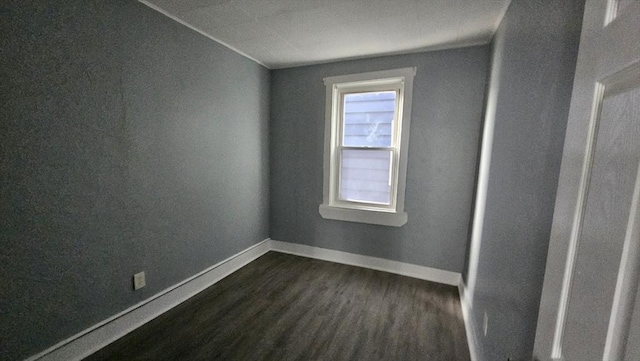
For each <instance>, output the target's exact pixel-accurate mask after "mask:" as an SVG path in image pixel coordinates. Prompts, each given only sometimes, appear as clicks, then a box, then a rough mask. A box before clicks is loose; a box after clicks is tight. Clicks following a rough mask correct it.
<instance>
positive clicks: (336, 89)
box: [319, 67, 416, 227]
mask: <svg viewBox="0 0 640 361" xmlns="http://www.w3.org/2000/svg"><path fill="white" fill-rule="evenodd" d="M415 74H416V68H415V67H414V68H401V69H393V70H384V71H376V72H368V73H360V74H351V75H341V76H334V77H328V78H325V79H324V83H325V86H326V106H325V133H324V139H325V142H324V184H323V185H324V187H323V200H322V204H321V205H320V207H319V211H320V215H321V216H322V217H323V218H326V219H334V220H340V221H349V222H359V223H370V224H378V225H384V226H394V227H400V226H402V225H404V224H406V223H407V220H408V216H407V213H405V212H404V199H405V189H406V178H407V157H408V151H409V129H410V124H411V102H412V98H413V78H414V76H415ZM384 84H399V89H400V94H401V96H400V97H398V119H397V120H396V121H397V126H398V127H399V128H398V130H399V131H397V132H396V133H397V137H398V138H399V139H398V141H397V144H398V145H399V147H398V149H399V152H397V154H396V159H394V161H396V162H397V164H398V167H397V168H395V169H397V175H396V176H395V177H393V178H394V180H395V181H396V182H394V184H393V186H392V202H391V205H388V206H387V205H384V206H376V205H367V204H364V203H356V202H345V201H340V200H338V199H337V197H336V196H335V194H336V193H337V172H338V169H339V168H338V167H339V164H338V163H339V162H338V160H337V155H336V149H337V144H338V141H339V134H338V132H337V129H339V124H338V122H339V121H340V120H341V117H340V116H339V114H338V111H339V110H338V109H339V108H340V106H339V104H338V103H339V97H340V94H341V89H349V90H356V91H357V90H364V89H371V87H372V86H374V87H377V86H380V85H384ZM332 171H333V172H332ZM394 190H395V192H394ZM393 193H395V196H394V194H393Z"/></svg>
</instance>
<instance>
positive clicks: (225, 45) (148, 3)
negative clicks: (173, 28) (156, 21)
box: [138, 0, 271, 70]
mask: <svg viewBox="0 0 640 361" xmlns="http://www.w3.org/2000/svg"><path fill="white" fill-rule="evenodd" d="M138 2H140V3H142V4H144V5H146V6H148V7H150V8H152V9H153V10H155V11H157V12H159V13H161V14H162V15H164V16H166V17H168V18H170V19H172V20H174V21H177V22H178V23H180V24H182V25H184V26H186V27H188V28H189V29H191V30H193V31H196V32H198V33H200V34H201V35H204V36H206V37H207V38H209V39H211V40H213V41H215V42H216V43H218V44H220V45H222V46H224V47H226V48H228V49H229V50H232V51H233V52H235V53H237V54H240V55H242V56H243V57H245V58H247V59H249V60H251V61H254V62H256V63H258V64H260V65H262V66H263V67H265V68H267V69H269V70H271V67H269V66H268V65H266V64H265V63H263V62H261V61H259V60H258V59H256V58H254V57H252V56H251V55H249V54H247V53H244V52H242V51H240V50H238V49H237V48H235V47H233V46H231V45H229V44H227V43H225V42H224V41H222V40H220V39H216V38H214V37H213V36H211V35H209V34H207V33H206V32H204V31H202V30H200V29H198V28H197V27H195V26H193V25H191V24H189V23H187V22H186V21H184V20H182V19H180V18H179V17H177V16H175V15H173V14H171V13H169V12H167V11H165V10H164V9H163V8H161V7H158V6H157V5H155V4H152V3H150V2H149V1H147V0H138Z"/></svg>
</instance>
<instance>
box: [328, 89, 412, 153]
mask: <svg viewBox="0 0 640 361" xmlns="http://www.w3.org/2000/svg"><path fill="white" fill-rule="evenodd" d="M402 88H403V84H400V85H397V84H395V86H389V87H385V88H380V87H379V86H378V87H375V88H371V87H366V88H358V89H348V90H347V89H343V88H339V87H335V88H334V99H335V100H337V104H336V105H337V109H336V113H335V115H334V116H335V117H336V119H335V125H336V128H337V129H336V133H337V134H336V135H337V137H336V138H337V139H336V140H337V144H336V145H337V146H343V147H350V146H355V147H361V148H369V147H371V148H379V147H384V146H387V147H392V148H397V147H398V144H399V142H400V139H399V129H400V126H401V124H400V121H399V120H400V118H399V115H400V114H401V109H400V106H402V97H403V93H402ZM358 96H360V97H358ZM347 97H352V99H350V100H349V101H347ZM348 103H349V104H348ZM367 143H368V144H367Z"/></svg>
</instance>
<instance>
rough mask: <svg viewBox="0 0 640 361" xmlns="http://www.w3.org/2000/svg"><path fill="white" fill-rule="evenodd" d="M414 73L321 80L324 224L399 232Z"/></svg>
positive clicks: (403, 215) (410, 70)
mask: <svg viewBox="0 0 640 361" xmlns="http://www.w3.org/2000/svg"><path fill="white" fill-rule="evenodd" d="M414 75H415V68H403V69H394V70H386V71H378V72H371V73H362V74H353V75H344V76H336V77H330V78H326V79H325V85H326V120H325V150H324V153H325V154H324V195H323V203H322V204H321V205H320V214H321V215H322V217H323V218H328V219H336V220H343V221H351V222H361V223H372V224H380V225H387V226H398V227H399V226H402V225H403V224H405V223H406V222H407V214H406V213H405V212H404V196H405V179H406V172H407V151H408V149H407V148H408V144H409V143H408V142H409V124H410V117H411V95H412V90H413V77H414Z"/></svg>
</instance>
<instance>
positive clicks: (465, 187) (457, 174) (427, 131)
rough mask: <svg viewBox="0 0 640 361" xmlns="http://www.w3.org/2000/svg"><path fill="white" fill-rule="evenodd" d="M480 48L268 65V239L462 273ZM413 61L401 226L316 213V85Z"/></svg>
mask: <svg viewBox="0 0 640 361" xmlns="http://www.w3.org/2000/svg"><path fill="white" fill-rule="evenodd" d="M489 56H490V49H489V47H488V46H481V47H471V48H464V49H455V50H446V51H434V52H426V53H419V54H411V55H399V56H389V57H380V58H372V59H365V60H354V61H345V62H339V63H332V64H323V65H315V66H307V67H300V68H290V69H283V70H275V71H273V72H272V77H271V80H272V83H271V94H272V104H271V120H270V152H271V153H270V158H271V163H270V167H271V175H270V180H271V187H270V196H271V203H270V204H271V210H270V232H271V238H273V239H277V240H280V241H288V242H297V243H301V244H306V245H312V246H316V247H322V248H329V249H334V250H340V251H346V252H351V253H356V254H362V255H367V256H374V257H381V258H385V259H390V260H396V261H402V262H408V263H413V264H417V265H423V266H428V267H435V268H439V269H443V270H449V271H454V272H462V270H463V264H464V255H465V247H466V244H467V239H468V231H469V222H470V214H471V207H472V196H473V191H474V186H475V171H476V159H477V148H478V139H479V132H480V128H481V119H482V110H483V101H484V91H485V84H486V80H487V73H488V66H489ZM402 67H416V68H417V75H416V77H415V80H414V91H413V111H412V116H411V136H410V140H409V158H408V171H407V190H406V202H405V203H406V204H405V210H406V212H407V213H408V215H409V221H408V223H407V224H406V225H404V226H402V227H399V228H397V227H385V226H377V225H369V224H361V223H352V222H342V221H334V220H327V219H323V218H321V216H320V214H319V213H318V205H320V203H322V188H323V187H322V182H323V179H322V177H323V164H322V162H323V149H324V148H323V147H324V126H325V86H324V83H323V78H325V77H329V76H336V75H344V74H353V73H361V72H367V71H378V70H385V69H395V68H402Z"/></svg>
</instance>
